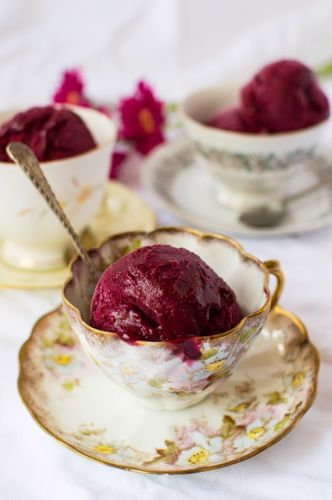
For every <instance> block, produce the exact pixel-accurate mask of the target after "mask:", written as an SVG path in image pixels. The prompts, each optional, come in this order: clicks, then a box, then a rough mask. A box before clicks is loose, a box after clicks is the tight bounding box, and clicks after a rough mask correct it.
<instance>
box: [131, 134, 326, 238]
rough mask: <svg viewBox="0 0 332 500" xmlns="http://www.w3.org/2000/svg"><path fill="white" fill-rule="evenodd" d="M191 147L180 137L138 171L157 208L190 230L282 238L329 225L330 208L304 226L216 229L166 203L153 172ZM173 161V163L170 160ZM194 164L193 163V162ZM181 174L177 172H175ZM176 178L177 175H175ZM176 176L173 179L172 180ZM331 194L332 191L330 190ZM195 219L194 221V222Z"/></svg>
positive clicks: (148, 160) (226, 227)
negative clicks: (162, 163)
mask: <svg viewBox="0 0 332 500" xmlns="http://www.w3.org/2000/svg"><path fill="white" fill-rule="evenodd" d="M190 148H191V141H190V139H189V138H188V137H181V138H179V139H177V140H176V141H173V142H169V143H166V144H162V145H160V146H158V147H157V148H156V149H155V150H154V151H153V152H152V154H151V155H150V156H149V157H148V158H147V160H146V161H145V163H144V168H142V170H141V181H142V184H143V186H144V188H145V190H146V191H147V192H148V193H149V194H150V195H151V196H152V197H153V199H154V200H155V201H156V202H157V203H158V204H159V206H160V207H162V208H164V209H165V210H167V211H169V212H170V214H172V215H173V216H174V217H176V218H177V219H178V220H179V221H180V222H182V223H185V224H189V225H190V226H192V227H195V228H197V227H198V228H200V229H201V230H202V231H209V232H217V233H218V232H221V233H230V234H231V235H235V236H241V237H244V238H280V237H283V236H291V235H296V234H305V233H308V232H312V231H317V230H320V229H323V228H326V227H328V226H329V225H331V224H332V208H331V210H330V211H329V213H328V214H326V215H325V216H324V217H319V218H316V219H314V220H313V221H312V222H310V223H307V224H306V225H304V223H305V221H302V222H300V224H301V225H300V227H298V223H296V224H292V225H290V224H287V225H284V226H277V227H274V228H250V227H249V226H248V227H246V226H243V227H242V226H238V227H237V226H234V224H233V223H232V222H229V223H228V224H227V225H226V226H222V225H221V226H220V227H218V228H217V226H216V225H213V224H211V225H210V223H209V222H208V220H207V217H205V216H204V215H203V216H202V215H201V214H200V215H197V214H192V213H191V212H188V211H187V210H186V209H184V208H181V207H180V206H179V205H177V204H174V203H173V202H172V200H170V201H168V200H167V199H166V198H165V197H164V196H163V194H162V193H161V192H160V191H159V190H158V189H157V188H156V187H155V184H154V179H156V172H158V174H159V171H160V167H159V162H160V161H161V160H162V159H164V158H165V157H166V158H170V157H171V156H173V155H174V154H179V153H181V152H183V151H186V150H189V149H190ZM171 161H172V160H171ZM192 164H194V162H192ZM178 172H180V169H178ZM177 175H178V173H177ZM174 178H175V176H173V179H174ZM331 191H332V188H331ZM225 210H226V211H228V210H232V211H234V210H233V209H232V208H231V207H225ZM195 220H196V222H195Z"/></svg>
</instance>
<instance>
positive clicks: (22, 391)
mask: <svg viewBox="0 0 332 500" xmlns="http://www.w3.org/2000/svg"><path fill="white" fill-rule="evenodd" d="M60 309H61V307H58V308H56V309H54V310H53V311H51V312H50V313H48V314H45V315H44V316H42V317H41V318H40V319H39V320H38V321H37V322H36V323H35V325H34V326H33V328H32V331H31V334H30V337H29V338H28V339H27V340H26V342H25V343H24V344H23V345H22V347H21V349H20V352H19V377H18V382H17V386H18V392H19V395H20V397H21V400H22V402H23V404H24V405H25V406H26V408H27V410H28V411H29V413H30V415H31V417H32V418H33V420H34V421H35V422H36V423H37V424H38V425H39V427H40V428H41V429H43V430H44V431H45V432H46V433H47V434H49V435H50V436H51V437H53V438H54V439H55V440H56V441H58V442H59V443H61V444H62V445H63V446H65V447H66V448H68V449H70V450H71V451H73V452H75V453H76V454H77V455H80V456H83V457H85V458H88V459H90V460H92V461H94V462H98V463H102V464H104V465H108V466H111V467H116V468H118V469H122V470H128V471H133V472H140V473H142V474H172V475H178V474H193V473H196V472H205V471H209V470H215V469H219V468H222V467H226V466H228V465H233V464H236V463H239V462H242V461H244V460H247V459H249V458H251V457H253V456H255V455H258V454H259V453H261V452H262V451H264V450H266V449H267V448H269V447H270V446H273V445H274V444H276V443H277V442H278V441H280V440H281V439H282V438H284V437H285V436H286V435H287V434H288V433H289V432H291V431H292V430H293V429H294V428H295V427H296V426H297V424H298V423H299V422H300V420H301V418H302V417H303V415H304V414H305V413H306V412H307V411H308V410H309V408H310V407H311V405H312V404H313V401H314V399H315V396H316V392H317V379H318V371H319V364H320V360H319V353H318V351H317V349H316V347H315V346H314V345H313V344H312V343H311V342H310V340H309V337H308V332H307V329H306V327H305V325H304V324H303V323H302V321H301V320H300V319H299V318H298V317H297V316H295V315H294V314H293V313H292V312H290V311H287V310H285V309H283V308H282V307H280V306H278V305H277V306H275V309H274V312H275V313H276V314H280V315H283V316H285V317H287V318H288V319H289V320H290V321H292V322H293V323H294V324H295V325H296V326H297V328H298V330H299V333H300V334H301V336H302V337H303V342H304V343H306V344H308V345H309V346H310V348H311V351H312V356H313V361H314V375H315V376H314V379H313V383H312V385H311V387H310V390H309V391H308V396H307V401H306V404H305V406H304V407H303V408H302V409H301V410H300V411H299V412H298V414H297V415H296V417H295V420H294V421H293V422H292V423H291V424H290V425H289V427H286V428H285V429H284V431H283V432H282V433H281V434H279V435H278V436H276V437H275V438H273V439H271V441H269V442H268V443H266V444H265V445H264V446H262V447H261V448H260V449H256V450H254V451H252V452H250V453H247V454H243V455H242V456H241V457H239V458H236V459H234V460H230V461H228V462H224V463H219V464H213V465H202V466H201V467H197V468H195V469H192V468H190V469H189V468H187V469H181V470H173V471H172V470H158V469H149V468H147V467H134V466H129V465H123V464H118V463H110V462H109V461H106V460H103V459H102V458H96V457H95V456H92V455H89V454H88V453H83V452H82V451H80V450H78V449H77V448H75V446H73V445H70V444H68V443H67V442H65V441H63V440H62V439H61V438H59V437H58V436H57V435H56V434H55V433H54V432H52V431H50V430H49V429H48V427H47V422H44V421H43V419H42V418H41V417H40V416H38V415H37V414H36V413H35V412H34V410H33V409H32V408H31V407H30V405H29V397H28V395H27V391H26V383H27V380H26V378H25V372H24V369H23V365H24V363H26V362H27V358H28V348H29V344H30V343H31V342H32V337H33V335H34V332H35V330H36V328H37V327H38V325H39V324H40V323H41V322H42V321H43V320H44V319H45V318H46V317H48V316H49V315H50V314H52V313H55V312H57V311H59V310H60ZM300 343H301V341H300Z"/></svg>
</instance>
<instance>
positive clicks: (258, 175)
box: [181, 86, 326, 211]
mask: <svg viewBox="0 0 332 500" xmlns="http://www.w3.org/2000/svg"><path fill="white" fill-rule="evenodd" d="M238 92H239V89H237V88H236V87H227V86H218V87H211V88H207V89H203V90H201V91H198V92H195V93H193V94H191V95H189V96H188V97H187V98H186V99H185V100H184V101H183V103H182V109H181V111H182V118H183V123H184V127H185V129H186V131H187V134H188V136H189V138H190V139H191V140H192V141H193V143H194V145H195V148H196V151H197V156H198V157H199V161H201V162H202V164H203V165H205V166H206V167H207V168H209V169H210V170H211V172H212V173H213V175H215V176H216V178H217V179H218V180H219V181H220V183H221V189H220V191H219V200H220V201H221V202H222V203H224V204H226V205H229V206H231V207H232V208H234V209H237V210H239V211H242V210H246V209H250V208H252V207H255V206H260V205H264V204H268V203H270V202H271V198H272V199H273V198H274V199H278V198H280V197H282V196H283V195H284V194H285V186H286V185H287V183H289V182H290V181H291V180H292V179H293V178H295V177H296V175H297V173H299V174H301V170H302V169H303V168H304V166H305V165H306V164H307V165H308V164H309V163H310V162H312V161H313V160H314V159H315V158H316V155H315V150H316V147H317V145H318V141H319V138H320V135H321V133H322V130H323V128H324V127H325V125H326V121H324V122H322V123H319V124H317V125H314V126H312V127H308V128H305V129H302V130H296V131H294V132H286V133H276V134H252V133H243V132H231V131H229V130H221V129H218V128H214V127H209V126H207V125H205V123H207V121H208V120H209V118H211V116H212V115H213V114H214V113H215V112H216V110H218V109H220V108H222V107H225V108H226V107H229V106H230V105H234V104H235V102H236V99H237V97H238Z"/></svg>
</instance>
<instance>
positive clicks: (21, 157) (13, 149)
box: [6, 142, 98, 278]
mask: <svg viewBox="0 0 332 500" xmlns="http://www.w3.org/2000/svg"><path fill="white" fill-rule="evenodd" d="M6 151H7V154H8V156H9V157H10V158H11V159H12V160H13V161H14V162H15V163H16V164H17V165H18V166H19V167H21V169H22V170H23V172H24V173H25V174H26V175H27V176H28V177H29V179H30V180H31V182H32V183H33V184H34V186H35V187H36V188H37V189H38V191H39V192H40V194H41V195H42V196H43V198H44V200H45V201H46V203H47V204H48V206H49V207H50V209H51V210H52V211H53V213H54V214H55V215H56V216H57V218H58V219H59V221H60V222H61V224H62V225H63V227H64V228H65V229H66V230H67V232H68V234H69V235H70V237H71V239H72V241H73V243H74V245H75V248H76V250H77V252H78V253H79V254H80V256H81V257H82V259H83V261H84V262H85V264H86V265H87V268H88V269H89V272H90V273H91V275H93V277H94V278H97V277H98V272H97V269H96V267H95V265H94V264H93V262H92V260H91V259H90V257H89V255H88V253H87V251H86V250H85V248H83V246H82V244H81V241H80V238H79V236H78V234H77V233H76V231H75V229H74V228H73V226H72V225H71V223H70V222H69V220H68V218H67V216H66V214H65V212H64V211H63V209H62V207H61V205H60V203H59V201H58V199H57V197H56V196H55V194H54V192H53V190H52V188H51V186H50V185H49V183H48V181H47V179H46V177H45V175H44V173H43V171H42V169H41V168H40V165H39V162H38V160H37V158H36V156H35V155H34V153H33V152H32V151H31V149H30V148H29V147H28V146H26V145H25V144H23V143H22V142H11V143H9V144H8V146H7V148H6Z"/></svg>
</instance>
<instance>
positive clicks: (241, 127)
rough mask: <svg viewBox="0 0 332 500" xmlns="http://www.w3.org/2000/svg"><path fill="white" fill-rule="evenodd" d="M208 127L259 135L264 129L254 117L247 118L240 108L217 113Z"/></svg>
mask: <svg viewBox="0 0 332 500" xmlns="http://www.w3.org/2000/svg"><path fill="white" fill-rule="evenodd" d="M208 125H209V126H210V127H215V128H220V129H223V130H229V131H232V132H245V133H251V134H253V133H260V132H263V131H264V129H263V127H262V125H261V124H260V123H259V122H257V121H256V120H255V118H254V117H251V116H248V115H247V114H246V113H244V112H243V110H242V109H240V108H236V107H234V108H227V109H222V110H220V111H218V112H217V113H216V114H215V115H213V117H212V118H211V119H210V121H209V122H208Z"/></svg>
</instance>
